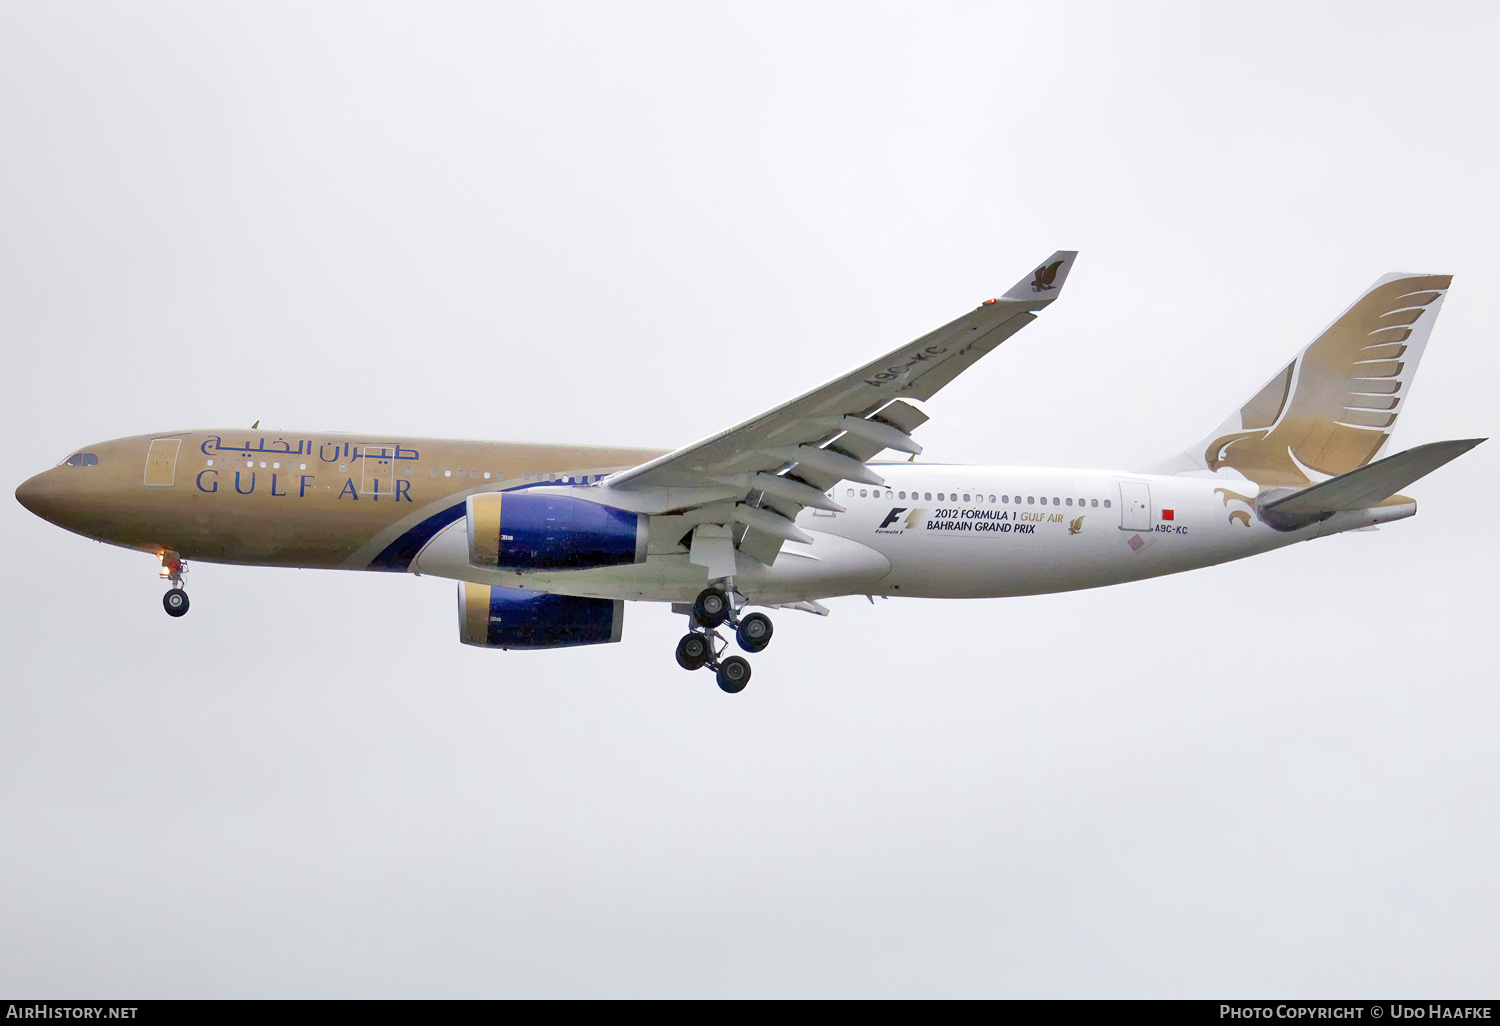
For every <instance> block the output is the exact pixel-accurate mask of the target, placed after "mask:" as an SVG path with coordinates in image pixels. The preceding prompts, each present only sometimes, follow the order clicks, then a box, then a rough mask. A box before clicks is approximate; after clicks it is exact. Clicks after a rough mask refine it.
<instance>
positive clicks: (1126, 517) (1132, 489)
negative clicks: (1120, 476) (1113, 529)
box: [1120, 481, 1151, 531]
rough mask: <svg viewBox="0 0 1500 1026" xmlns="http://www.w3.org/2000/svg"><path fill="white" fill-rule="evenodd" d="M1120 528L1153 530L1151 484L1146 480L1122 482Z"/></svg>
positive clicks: (1124, 529) (1123, 529) (1126, 529)
mask: <svg viewBox="0 0 1500 1026" xmlns="http://www.w3.org/2000/svg"><path fill="white" fill-rule="evenodd" d="M1120 530H1122V531H1149V530H1151V486H1150V485H1148V484H1147V483H1146V482H1144V481H1121V482H1120Z"/></svg>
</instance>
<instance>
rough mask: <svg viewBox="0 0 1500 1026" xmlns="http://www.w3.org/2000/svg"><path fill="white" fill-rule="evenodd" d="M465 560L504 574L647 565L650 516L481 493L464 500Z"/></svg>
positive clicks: (577, 502) (542, 497) (560, 498)
mask: <svg viewBox="0 0 1500 1026" xmlns="http://www.w3.org/2000/svg"><path fill="white" fill-rule="evenodd" d="M468 518H469V562H470V563H472V564H473V565H474V566H480V567H485V568H487V569H488V568H499V569H502V570H585V569H588V568H590V567H600V566H628V565H630V564H632V563H644V562H645V561H646V539H647V537H648V536H649V528H648V522H649V519H650V518H649V517H647V516H645V515H644V514H641V513H628V512H626V511H625V510H623V509H615V508H614V507H613V506H601V505H600V504H599V503H597V502H588V501H587V500H584V499H579V498H575V497H573V496H571V495H547V494H534V493H529V492H522V491H512V492H481V493H480V494H478V495H471V496H469V499H468Z"/></svg>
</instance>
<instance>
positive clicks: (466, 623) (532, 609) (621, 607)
mask: <svg viewBox="0 0 1500 1026" xmlns="http://www.w3.org/2000/svg"><path fill="white" fill-rule="evenodd" d="M624 624H625V603H624V602H621V601H619V600H618V599H594V598H577V597H576V596H573V595H552V594H550V593H548V592H545V591H526V590H524V589H522V588H492V587H489V586H487V585H483V584H468V583H466V582H460V583H459V585H458V640H459V641H461V642H463V643H464V644H465V645H475V646H478V647H480V648H573V647H575V646H577V645H607V644H609V643H610V642H613V641H619V640H620V633H621V630H622V629H623V628H624Z"/></svg>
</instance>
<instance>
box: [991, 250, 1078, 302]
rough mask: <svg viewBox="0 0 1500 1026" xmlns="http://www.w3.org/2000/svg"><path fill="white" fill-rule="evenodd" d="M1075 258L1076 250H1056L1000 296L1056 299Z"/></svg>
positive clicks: (1076, 255)
mask: <svg viewBox="0 0 1500 1026" xmlns="http://www.w3.org/2000/svg"><path fill="white" fill-rule="evenodd" d="M1077 259H1078V251H1077V250H1073V249H1060V250H1058V251H1057V252H1056V253H1053V254H1052V255H1051V256H1049V257H1048V258H1047V259H1046V260H1043V261H1042V262H1041V263H1040V264H1038V265H1037V269H1036V270H1034V271H1032V272H1031V273H1030V274H1029V275H1027V276H1026V277H1024V278H1022V279H1021V280H1020V281H1018V282H1016V283H1015V285H1013V286H1011V290H1010V291H1009V292H1007V293H1006V294H1005V295H1004V296H1002V297H1000V298H1002V299H1024V300H1037V299H1045V300H1048V301H1050V300H1053V299H1056V298H1057V294H1058V293H1059V292H1061V291H1062V287H1063V282H1065V281H1067V280H1068V272H1069V271H1071V270H1072V269H1073V261H1075V260H1077Z"/></svg>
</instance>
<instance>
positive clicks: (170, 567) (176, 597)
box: [161, 551, 188, 616]
mask: <svg viewBox="0 0 1500 1026" xmlns="http://www.w3.org/2000/svg"><path fill="white" fill-rule="evenodd" d="M185 573H187V564H186V563H185V562H183V560H182V557H181V556H179V555H178V554H177V553H175V552H170V551H169V552H163V553H162V554H161V578H162V580H164V581H169V582H171V585H172V590H171V591H169V592H167V593H166V594H165V595H163V596H162V597H161V605H162V608H163V609H165V610H166V611H167V615H168V616H186V615H187V611H188V595H187V592H186V591H184V590H183V587H182V575H183V574H185Z"/></svg>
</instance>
